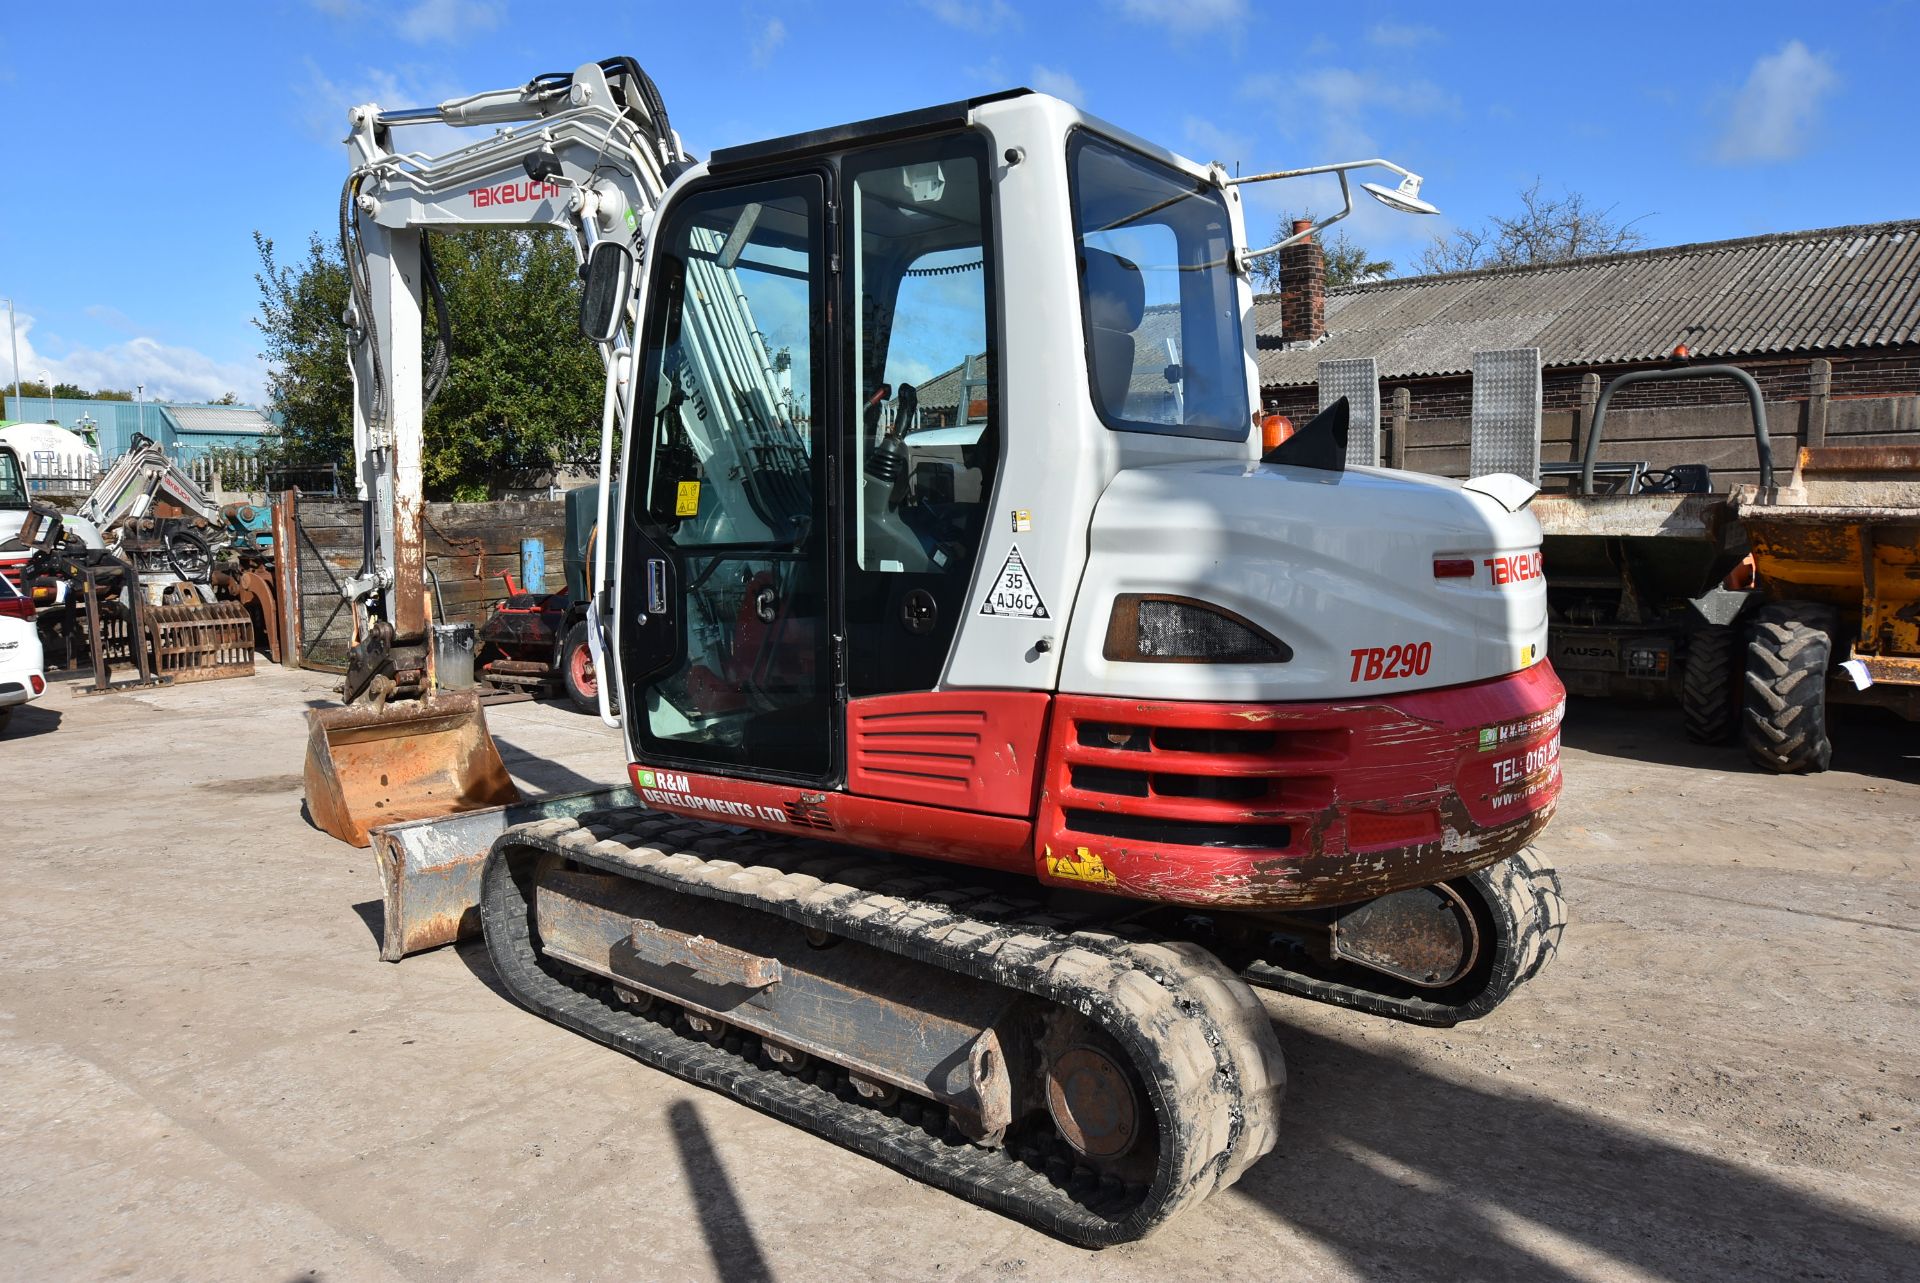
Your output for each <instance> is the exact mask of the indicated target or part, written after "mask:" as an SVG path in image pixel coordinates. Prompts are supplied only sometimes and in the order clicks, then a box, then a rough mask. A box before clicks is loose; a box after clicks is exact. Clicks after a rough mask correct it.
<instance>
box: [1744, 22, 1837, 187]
mask: <svg viewBox="0 0 1920 1283" xmlns="http://www.w3.org/2000/svg"><path fill="white" fill-rule="evenodd" d="M1839 85H1840V76H1839V73H1837V72H1836V71H1834V69H1833V62H1832V60H1831V59H1829V58H1827V57H1826V56H1825V55H1824V54H1817V53H1814V52H1813V51H1812V50H1810V49H1808V48H1807V47H1806V46H1805V45H1803V44H1801V43H1800V42H1799V41H1798V40H1789V41H1787V43H1786V44H1785V45H1783V46H1782V47H1781V49H1780V52H1779V53H1772V54H1767V55H1766V56H1765V57H1762V58H1761V59H1760V60H1759V61H1757V62H1755V63H1754V64H1753V70H1752V71H1751V72H1750V73H1749V74H1748V76H1747V83H1746V84H1745V85H1744V86H1743V87H1742V88H1741V90H1740V92H1739V93H1738V94H1737V95H1735V97H1734V100H1733V106H1732V109H1731V111H1730V112H1729V114H1728V119H1727V124H1726V129H1725V130H1724V131H1723V132H1722V133H1721V135H1720V142H1719V145H1718V146H1717V147H1716V149H1715V155H1716V156H1717V157H1718V159H1719V160H1720V162H1721V163H1722V164H1725V165H1763V164H1767V163H1769V162H1773V161H1782V160H1792V159H1793V158H1794V157H1795V156H1798V155H1799V154H1800V153H1801V152H1803V151H1805V150H1806V147H1807V143H1808V141H1809V139H1810V136H1811V135H1812V133H1813V127H1814V124H1815V123H1816V122H1817V121H1818V119H1819V116H1820V100H1821V99H1822V98H1824V97H1825V96H1826V95H1828V94H1830V93H1832V92H1833V91H1834V90H1835V89H1837V88H1838V87H1839Z"/></svg>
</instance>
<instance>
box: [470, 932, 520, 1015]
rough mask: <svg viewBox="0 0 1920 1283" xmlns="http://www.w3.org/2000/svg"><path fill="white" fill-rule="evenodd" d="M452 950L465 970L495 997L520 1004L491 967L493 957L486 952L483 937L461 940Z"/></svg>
mask: <svg viewBox="0 0 1920 1283" xmlns="http://www.w3.org/2000/svg"><path fill="white" fill-rule="evenodd" d="M453 952H454V954H455V956H457V957H458V958H459V959H460V961H461V962H462V963H463V964H465V966H466V968H467V970H468V971H470V972H472V973H473V978H474V979H475V980H478V981H479V982H480V983H481V984H483V985H485V986H486V987H487V988H488V990H489V991H491V992H492V993H493V994H494V995H495V996H496V997H500V998H505V999H506V1000H507V1001H508V1002H511V1003H513V1005H514V1006H516V1007H517V1006H519V1005H520V1003H519V1000H518V999H516V998H515V997H514V996H513V995H512V994H511V993H509V992H508V991H507V986H506V984H505V983H504V982H503V981H502V980H501V979H500V973H499V972H498V971H495V970H494V969H493V959H492V958H491V957H490V956H488V954H487V942H486V940H485V939H483V938H479V937H476V938H474V939H472V940H462V941H460V942H459V943H458V944H455V945H454V946H453Z"/></svg>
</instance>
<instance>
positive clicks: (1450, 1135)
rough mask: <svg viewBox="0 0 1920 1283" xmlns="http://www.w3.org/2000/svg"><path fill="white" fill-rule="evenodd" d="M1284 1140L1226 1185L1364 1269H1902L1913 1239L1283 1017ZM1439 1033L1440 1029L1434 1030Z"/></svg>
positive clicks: (1757, 1275)
mask: <svg viewBox="0 0 1920 1283" xmlns="http://www.w3.org/2000/svg"><path fill="white" fill-rule="evenodd" d="M1280 1035H1281V1042H1282V1045H1283V1046H1284V1047H1285V1048H1286V1052H1287V1059H1288V1063H1289V1069H1290V1073H1289V1079H1290V1081H1289V1089H1288V1093H1287V1102H1286V1107H1285V1110H1284V1121H1283V1124H1282V1128H1281V1141H1280V1148H1279V1150H1278V1151H1277V1152H1276V1153H1275V1154H1273V1155H1272V1156H1271V1157H1269V1158H1268V1159H1266V1160H1265V1161H1264V1162H1262V1163H1259V1164H1257V1165H1256V1166H1255V1167H1254V1168H1253V1170H1252V1171H1250V1172H1249V1173H1248V1174H1247V1175H1246V1176H1245V1177H1243V1178H1242V1179H1241V1181H1240V1184H1239V1185H1238V1186H1237V1187H1236V1188H1237V1189H1238V1191H1239V1192H1240V1193H1241V1194H1243V1195H1245V1196H1246V1197H1248V1198H1251V1199H1253V1200H1254V1201H1255V1202H1257V1203H1259V1204H1260V1205H1261V1206H1262V1207H1264V1208H1265V1209H1266V1210H1267V1211H1268V1212H1270V1213H1271V1214H1272V1215H1273V1216H1275V1217H1276V1218H1277V1219H1279V1220H1281V1221H1283V1222H1285V1223H1287V1224H1288V1225H1290V1226H1292V1227H1294V1228H1295V1229H1296V1230H1298V1231H1300V1232H1302V1233H1304V1234H1307V1235H1309V1236H1311V1237H1312V1238H1314V1239H1317V1240H1319V1241H1320V1242H1322V1243H1324V1244H1325V1245H1327V1246H1328V1247H1329V1248H1331V1249H1332V1250H1334V1251H1336V1252H1338V1253H1340V1254H1341V1255H1342V1256H1344V1257H1345V1258H1346V1259H1347V1261H1348V1262H1349V1263H1350V1264H1351V1265H1352V1266H1353V1267H1354V1268H1355V1269H1356V1270H1357V1271H1358V1272H1360V1273H1362V1274H1366V1275H1369V1276H1373V1277H1389V1276H1390V1277H1395V1278H1407V1277H1414V1278H1436V1279H1455V1278H1477V1279H1504V1278H1516V1279H1517V1278H1526V1279H1530V1280H1539V1279H1559V1278H1576V1277H1577V1278H1590V1277H1594V1276H1596V1275H1598V1276H1607V1275H1615V1274H1628V1273H1631V1274H1634V1275H1636V1276H1651V1277H1657V1278H1663V1279H1672V1280H1695V1279H1698V1280H1721V1279H1731V1278H1740V1279H1770V1278H1808V1277H1839V1278H1848V1279H1878V1278H1901V1277H1908V1278H1910V1277H1912V1271H1913V1269H1914V1267H1915V1263H1916V1262H1920V1237H1916V1236H1914V1235H1911V1234H1909V1233H1907V1232H1904V1231H1902V1230H1901V1229H1900V1228H1898V1227H1897V1226H1894V1225H1892V1224H1891V1223H1888V1222H1882V1221H1878V1220H1876V1219H1873V1218H1871V1217H1869V1216H1867V1215H1864V1214H1862V1213H1860V1212H1857V1211H1854V1210H1852V1209H1848V1208H1845V1207H1842V1206H1840V1205H1838V1204H1836V1203H1833V1202H1831V1201H1828V1200H1826V1199H1824V1198H1822V1197H1820V1196H1819V1195H1816V1194H1813V1193H1810V1192H1808V1191H1806V1190H1802V1189H1795V1188H1793V1187H1792V1186H1790V1185H1788V1184H1786V1183H1785V1181H1783V1180H1781V1179H1777V1178H1775V1177H1772V1176H1769V1175H1767V1174H1764V1173H1761V1172H1756V1171H1753V1170H1750V1169H1747V1168H1743V1167H1736V1166H1734V1165H1732V1164H1730V1163H1726V1162H1723V1161H1720V1160H1718V1159H1715V1158H1710V1157H1705V1156H1702V1155H1700V1154H1696V1153H1694V1152H1692V1151H1691V1150H1688V1149H1684V1148H1681V1147H1679V1146H1677V1145H1674V1144H1670V1143H1668V1142H1666V1141H1663V1140H1661V1139H1659V1138H1658V1137H1657V1136H1655V1135H1652V1134H1649V1133H1651V1132H1654V1131H1656V1130H1657V1129H1658V1128H1659V1126H1660V1125H1661V1124H1660V1121H1659V1120H1658V1119H1657V1118H1652V1117H1649V1118H1648V1119H1647V1120H1646V1122H1647V1132H1645V1133H1643V1132H1641V1131H1638V1130H1629V1129H1627V1128H1624V1127H1621V1126H1619V1125H1618V1124H1615V1123H1613V1122H1610V1121H1607V1120H1604V1119H1598V1118H1595V1117H1593V1116H1589V1115H1587V1114H1584V1113H1581V1112H1578V1111H1576V1110H1573V1109H1569V1108H1565V1107H1562V1106H1560V1105H1558V1104H1555V1103H1553V1102H1550V1101H1543V1100H1541V1099H1539V1098H1537V1097H1535V1096H1532V1095H1527V1094H1509V1093H1506V1092H1503V1091H1500V1090H1497V1089H1496V1088H1495V1087H1494V1086H1493V1085H1492V1084H1488V1085H1486V1086H1481V1085H1465V1084H1462V1083H1457V1082H1452V1081H1449V1080H1447V1079H1444V1078H1441V1077H1438V1076H1436V1075H1434V1074H1432V1073H1430V1072H1428V1071H1426V1070H1425V1069H1423V1068H1421V1067H1419V1066H1416V1065H1414V1064H1411V1063H1409V1062H1408V1061H1406V1060H1405V1059H1403V1058H1401V1057H1398V1056H1395V1055H1394V1054H1392V1053H1390V1052H1381V1051H1375V1050H1371V1049H1367V1048H1363V1047H1359V1046H1355V1045H1353V1044H1351V1043H1347V1042H1342V1041H1337V1040H1335V1039H1332V1038H1328V1037H1325V1036H1321V1035H1318V1034H1314V1033H1309V1032H1304V1031H1301V1030H1298V1029H1292V1028H1287V1027H1284V1026H1283V1027H1282V1028H1281V1030H1280ZM1436 1036H1444V1035H1436Z"/></svg>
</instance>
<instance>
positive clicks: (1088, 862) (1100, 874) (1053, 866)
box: [1047, 846, 1120, 886]
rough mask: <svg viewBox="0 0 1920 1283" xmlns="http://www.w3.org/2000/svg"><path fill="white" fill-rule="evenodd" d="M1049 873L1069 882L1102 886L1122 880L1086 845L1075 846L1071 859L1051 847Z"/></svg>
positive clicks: (1049, 851) (1048, 852)
mask: <svg viewBox="0 0 1920 1283" xmlns="http://www.w3.org/2000/svg"><path fill="white" fill-rule="evenodd" d="M1047 873H1048V874H1049V875H1051V876H1053V877H1056V878H1061V879H1063V880H1065V881H1068V882H1095V883H1098V884H1099V885H1101V886H1113V885H1114V884H1115V883H1117V882H1118V881H1119V880H1120V879H1118V878H1116V877H1114V876H1113V874H1112V873H1110V872H1109V871H1108V870H1107V865H1106V862H1105V861H1104V860H1102V859H1101V858H1100V857H1099V856H1098V855H1095V854H1094V853H1093V852H1092V851H1089V850H1087V848H1086V847H1084V846H1082V847H1075V848H1074V852H1073V858H1071V859H1068V858H1066V857H1065V856H1058V855H1055V854H1054V853H1053V851H1052V849H1051V848H1049V849H1048V851H1047Z"/></svg>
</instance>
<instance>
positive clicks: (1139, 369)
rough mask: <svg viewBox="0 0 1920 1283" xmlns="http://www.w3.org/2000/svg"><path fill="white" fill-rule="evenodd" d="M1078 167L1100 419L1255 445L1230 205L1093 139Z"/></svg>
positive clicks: (1081, 136)
mask: <svg viewBox="0 0 1920 1283" xmlns="http://www.w3.org/2000/svg"><path fill="white" fill-rule="evenodd" d="M1067 160H1068V168H1069V170H1070V172H1071V175H1072V186H1073V211H1074V223H1075V232H1076V245H1077V249H1078V251H1079V267H1080V295H1081V297H1080V304H1081V316H1082V319H1083V321H1084V323H1085V325H1086V335H1087V370H1088V377H1089V381H1090V383H1091V385H1092V393H1093V404H1094V407H1095V409H1097V410H1098V411H1099V413H1100V418H1101V419H1102V421H1104V422H1105V423H1106V425H1107V426H1108V427H1110V428H1114V429H1116V430H1120V431H1127V432H1156V433H1162V434H1167V435H1173V436H1188V437H1209V438H1221V439H1228V440H1236V441H1237V440H1243V439H1245V437H1246V435H1247V432H1248V431H1249V425H1250V422H1251V420H1250V415H1251V406H1250V405H1249V401H1248V391H1247V369H1246V350H1245V343H1244V339H1243V335H1242V328H1241V317H1240V310H1239V289H1238V283H1237V281H1236V279H1235V277H1234V274H1233V270H1232V266H1231V254H1232V249H1233V233H1232V220H1231V219H1230V218H1229V217H1228V214H1227V205H1226V201H1225V199H1224V198H1223V197H1222V196H1221V194H1220V192H1219V191H1218V190H1216V189H1215V188H1214V187H1213V186H1212V185H1210V184H1208V183H1205V182H1202V181H1201V180H1199V179H1197V178H1194V177H1193V176H1192V175H1190V174H1185V173H1182V172H1180V171H1179V170H1176V169H1173V168H1171V167H1169V166H1167V165H1163V164H1161V163H1159V162H1158V161H1154V160H1149V159H1148V158H1146V157H1145V156H1141V155H1139V154H1138V153H1135V152H1132V151H1128V150H1126V149H1125V148H1122V147H1120V146H1118V145H1117V144H1114V143H1110V142H1106V141H1105V140H1103V139H1100V138H1097V137H1095V136H1093V135H1092V134H1088V133H1086V132H1084V131H1082V132H1079V133H1076V134H1075V135H1074V136H1073V140H1072V142H1071V143H1070V144H1069V145H1068V153H1067Z"/></svg>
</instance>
